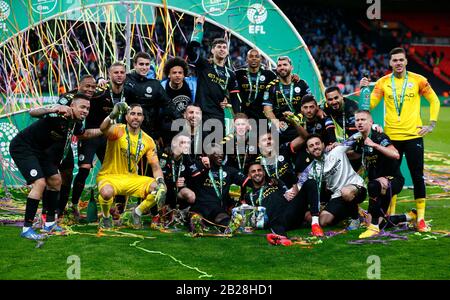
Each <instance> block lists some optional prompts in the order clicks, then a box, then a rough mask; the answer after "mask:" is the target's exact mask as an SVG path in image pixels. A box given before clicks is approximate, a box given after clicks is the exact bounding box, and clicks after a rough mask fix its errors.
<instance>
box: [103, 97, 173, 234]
mask: <svg viewBox="0 0 450 300" xmlns="http://www.w3.org/2000/svg"><path fill="white" fill-rule="evenodd" d="M125 111H127V113H126V116H125V119H126V124H114V125H112V122H113V120H116V119H117V117H118V116H119V115H120V114H121V113H122V112H125ZM143 121H144V114H143V110H142V107H141V106H140V105H139V104H131V106H130V107H129V108H128V105H127V104H126V103H124V102H119V103H117V104H116V105H115V106H114V109H113V111H112V112H111V114H110V115H109V116H108V117H106V118H105V120H104V121H103V123H102V124H101V125H100V130H101V131H102V132H103V134H104V135H105V136H106V138H107V140H108V142H107V146H106V154H105V159H104V161H103V164H102V168H101V169H100V172H99V173H98V176H97V184H98V188H99V191H100V194H99V203H100V206H101V209H102V218H101V219H100V222H99V227H100V228H107V229H108V228H112V227H113V223H112V216H111V215H110V212H109V209H110V208H111V206H112V203H113V199H114V196H116V195H124V196H135V197H140V198H142V199H143V201H142V202H141V204H140V205H139V206H138V207H136V208H135V209H133V211H132V213H131V214H132V220H133V226H134V227H135V228H141V227H142V222H141V216H142V214H144V213H146V212H148V211H149V210H150V208H151V207H153V206H154V205H155V204H158V208H160V207H162V206H163V205H164V202H165V196H166V191H167V188H166V185H165V183H164V177H163V173H162V170H161V167H160V165H159V161H158V156H157V154H156V145H155V142H154V141H153V139H152V138H151V137H150V136H149V135H148V134H146V133H145V132H144V131H143V130H142V129H141V125H142V122H143ZM144 155H145V156H146V157H147V163H148V164H149V165H150V167H151V168H152V171H153V176H156V180H155V179H154V178H151V177H147V176H141V175H138V170H137V169H138V162H139V161H140V160H141V158H142V157H143V156H144Z"/></svg>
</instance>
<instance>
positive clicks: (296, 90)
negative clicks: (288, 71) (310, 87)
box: [294, 86, 302, 93]
mask: <svg viewBox="0 0 450 300" xmlns="http://www.w3.org/2000/svg"><path fill="white" fill-rule="evenodd" d="M301 90H302V89H301V88H300V87H299V86H296V87H295V89H294V91H295V92H296V93H300V91H301Z"/></svg>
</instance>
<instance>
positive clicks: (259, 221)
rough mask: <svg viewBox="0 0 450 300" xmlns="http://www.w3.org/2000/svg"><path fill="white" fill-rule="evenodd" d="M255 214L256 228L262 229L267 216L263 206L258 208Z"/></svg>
mask: <svg viewBox="0 0 450 300" xmlns="http://www.w3.org/2000/svg"><path fill="white" fill-rule="evenodd" d="M255 213H256V228H258V229H264V223H266V220H267V215H266V208H265V207H264V206H258V208H257V211H256V212H255Z"/></svg>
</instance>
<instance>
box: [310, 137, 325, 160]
mask: <svg viewBox="0 0 450 300" xmlns="http://www.w3.org/2000/svg"><path fill="white" fill-rule="evenodd" d="M324 148H325V144H324V143H323V142H322V141H321V140H320V139H319V138H317V137H313V138H310V139H309V140H308V141H307V142H306V150H307V151H308V153H309V154H311V155H312V156H313V157H314V158H319V157H321V156H322V153H323V149H324Z"/></svg>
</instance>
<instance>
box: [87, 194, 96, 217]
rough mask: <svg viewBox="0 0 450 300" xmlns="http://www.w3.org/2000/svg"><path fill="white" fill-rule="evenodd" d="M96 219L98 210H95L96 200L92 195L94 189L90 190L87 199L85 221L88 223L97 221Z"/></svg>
mask: <svg viewBox="0 0 450 300" xmlns="http://www.w3.org/2000/svg"><path fill="white" fill-rule="evenodd" d="M97 219H98V211H97V202H96V201H95V197H94V189H92V190H91V198H90V199H89V203H88V207H87V221H88V222H89V223H92V222H97Z"/></svg>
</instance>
